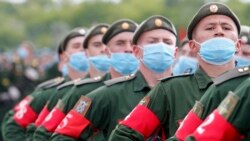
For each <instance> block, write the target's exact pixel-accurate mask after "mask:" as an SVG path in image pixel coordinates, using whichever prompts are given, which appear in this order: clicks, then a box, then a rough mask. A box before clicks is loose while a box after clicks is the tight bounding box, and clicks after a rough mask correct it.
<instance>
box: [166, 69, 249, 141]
mask: <svg viewBox="0 0 250 141" xmlns="http://www.w3.org/2000/svg"><path fill="white" fill-rule="evenodd" d="M249 73H250V71H249V70H246V69H245V70H244V68H235V69H233V70H230V71H228V72H225V73H224V74H222V75H220V76H219V77H217V78H215V79H214V80H213V82H214V84H213V85H211V86H210V87H209V89H208V90H207V91H206V93H205V94H204V95H203V96H202V97H201V99H200V100H199V102H197V103H196V104H195V106H194V107H193V109H194V110H193V112H194V113H195V114H196V116H198V117H199V118H200V119H201V120H204V119H205V118H206V117H207V116H208V115H209V114H210V113H211V112H212V111H213V110H214V109H215V108H217V107H218V105H219V104H220V103H221V101H222V100H223V99H224V98H225V97H226V96H227V94H228V92H229V91H234V90H235V89H236V88H237V86H238V85H240V84H241V83H242V82H243V81H244V80H246V79H247V78H248V77H249ZM188 120H189V119H188ZM191 120H193V119H190V121H188V122H191ZM185 126H189V125H187V124H185V123H184V124H183V125H182V128H183V129H182V130H184V129H185ZM189 132H192V131H189ZM170 140H178V139H176V137H172V138H171V139H169V141H170Z"/></svg>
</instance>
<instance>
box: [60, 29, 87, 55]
mask: <svg viewBox="0 0 250 141" xmlns="http://www.w3.org/2000/svg"><path fill="white" fill-rule="evenodd" d="M85 34H86V31H85V29H83V28H80V27H77V28H74V29H73V30H71V31H70V32H69V33H68V34H67V35H66V36H65V37H64V39H63V40H62V41H61V42H60V43H59V46H58V54H62V53H63V52H64V51H65V50H66V46H67V44H68V42H69V40H70V39H72V38H75V37H78V36H85Z"/></svg>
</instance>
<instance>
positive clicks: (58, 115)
mask: <svg viewBox="0 0 250 141" xmlns="http://www.w3.org/2000/svg"><path fill="white" fill-rule="evenodd" d="M64 117H65V114H64V113H63V112H62V111H61V110H60V109H59V108H57V107H55V108H53V110H52V111H51V112H50V113H49V114H48V115H47V116H46V118H45V119H44V121H43V122H42V124H41V125H42V126H44V128H45V129H47V130H48V131H49V132H54V130H55V129H56V127H57V126H58V124H59V123H60V122H61V121H62V120H63V118H64Z"/></svg>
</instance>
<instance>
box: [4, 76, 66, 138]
mask: <svg viewBox="0 0 250 141" xmlns="http://www.w3.org/2000/svg"><path fill="white" fill-rule="evenodd" d="M64 80H65V79H64V78H60V79H57V81H54V82H53V83H50V84H49V85H45V86H44V87H42V91H39V90H38V92H39V93H37V92H35V94H31V95H30V96H29V97H30V99H31V100H30V101H29V104H28V105H29V107H30V108H31V110H32V111H33V112H34V115H33V117H31V118H33V119H34V118H35V117H36V116H37V115H38V114H39V112H40V111H41V110H42V108H43V106H44V105H45V104H46V102H47V99H48V97H49V96H50V95H51V94H52V93H53V92H54V91H55V89H56V86H57V85H59V84H61V83H62V82H63V81H64ZM38 89H40V88H38ZM19 110H22V109H19ZM17 112H18V111H16V112H15V113H17ZM25 115H26V116H29V117H30V114H26V113H24V117H23V118H24V119H25V118H27V117H26V116H25ZM34 120H35V119H34ZM33 122H34V121H33ZM26 127H27V126H25V127H22V125H20V124H18V123H17V122H16V120H15V118H14V115H13V116H11V117H10V118H9V119H8V121H7V123H6V126H5V131H4V132H5V133H6V134H5V137H6V140H10V141H15V140H23V139H24V138H25V136H26V135H25V134H26Z"/></svg>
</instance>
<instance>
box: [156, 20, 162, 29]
mask: <svg viewBox="0 0 250 141" xmlns="http://www.w3.org/2000/svg"><path fill="white" fill-rule="evenodd" d="M155 25H156V26H158V27H160V26H162V20H161V19H155Z"/></svg>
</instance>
